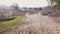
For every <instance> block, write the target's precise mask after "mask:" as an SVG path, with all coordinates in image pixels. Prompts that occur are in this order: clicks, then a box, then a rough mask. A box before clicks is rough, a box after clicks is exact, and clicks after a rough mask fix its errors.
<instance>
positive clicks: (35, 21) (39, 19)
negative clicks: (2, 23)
mask: <svg viewBox="0 0 60 34" xmlns="http://www.w3.org/2000/svg"><path fill="white" fill-rule="evenodd" d="M24 22H25V23H23V24H22V25H19V26H18V28H17V29H16V30H14V31H12V32H9V33H8V34H60V25H59V24H58V23H56V22H55V21H54V19H53V17H49V16H43V15H41V14H40V13H38V14H33V15H28V13H27V14H26V17H25V19H24Z"/></svg>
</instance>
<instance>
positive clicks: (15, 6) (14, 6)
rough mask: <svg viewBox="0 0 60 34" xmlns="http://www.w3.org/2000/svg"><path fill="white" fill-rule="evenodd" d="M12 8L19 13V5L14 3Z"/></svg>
mask: <svg viewBox="0 0 60 34" xmlns="http://www.w3.org/2000/svg"><path fill="white" fill-rule="evenodd" d="M11 7H13V8H14V10H16V11H19V5H18V4H17V3H14V4H13V5H12V6H11Z"/></svg>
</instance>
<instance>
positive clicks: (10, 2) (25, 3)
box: [0, 0, 48, 7]
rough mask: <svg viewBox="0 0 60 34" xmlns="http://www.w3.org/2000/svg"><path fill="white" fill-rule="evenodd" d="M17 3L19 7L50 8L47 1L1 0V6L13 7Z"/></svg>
mask: <svg viewBox="0 0 60 34" xmlns="http://www.w3.org/2000/svg"><path fill="white" fill-rule="evenodd" d="M13 3H17V4H18V5H19V7H45V6H48V2H47V0H44V1H42V0H16V1H15V0H0V5H5V6H11V5H13Z"/></svg>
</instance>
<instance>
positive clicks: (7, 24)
mask: <svg viewBox="0 0 60 34" xmlns="http://www.w3.org/2000/svg"><path fill="white" fill-rule="evenodd" d="M21 22H22V16H16V18H15V19H14V20H10V21H3V22H2V21H0V33H4V31H7V30H8V29H9V28H11V27H13V26H14V25H17V24H19V23H21Z"/></svg>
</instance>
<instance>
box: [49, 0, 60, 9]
mask: <svg viewBox="0 0 60 34" xmlns="http://www.w3.org/2000/svg"><path fill="white" fill-rule="evenodd" d="M48 1H49V3H50V5H51V6H52V8H56V9H60V0H48Z"/></svg>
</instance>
